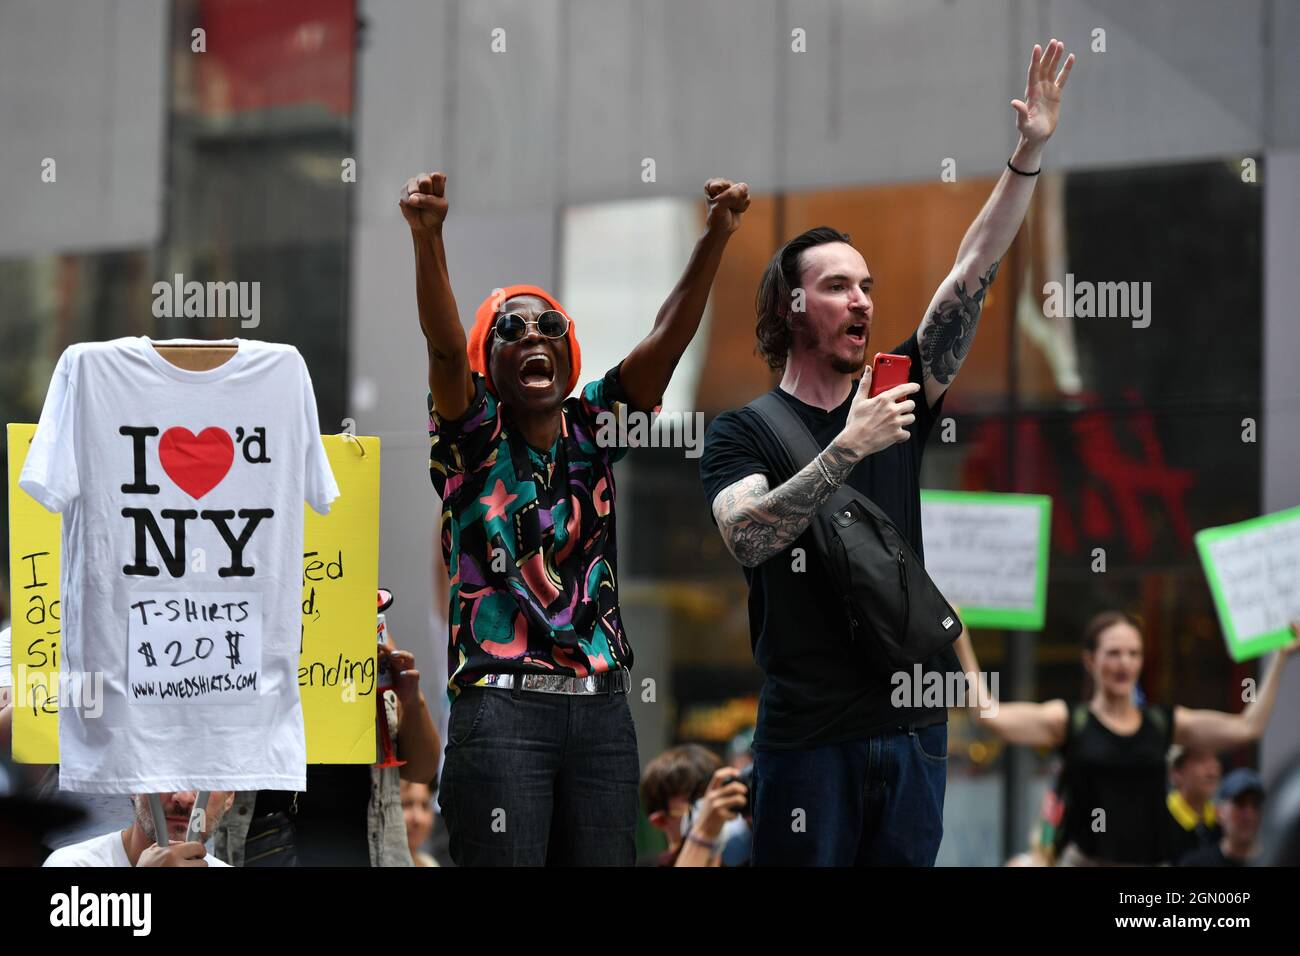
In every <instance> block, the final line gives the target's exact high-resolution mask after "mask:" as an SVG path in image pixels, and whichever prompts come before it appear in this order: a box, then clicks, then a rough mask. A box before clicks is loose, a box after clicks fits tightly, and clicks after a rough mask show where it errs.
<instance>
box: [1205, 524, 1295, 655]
mask: <svg viewBox="0 0 1300 956" xmlns="http://www.w3.org/2000/svg"><path fill="white" fill-rule="evenodd" d="M1196 549H1197V551H1198V552H1199V553H1200V556H1201V564H1202V565H1203V566H1204V568H1205V576H1206V578H1207V579H1208V580H1209V582H1210V592H1211V593H1212V594H1213V595H1214V606H1215V608H1216V610H1217V611H1218V612H1219V623H1220V625H1221V626H1222V628H1223V637H1224V640H1225V641H1226V642H1227V645H1228V653H1229V654H1230V655H1231V656H1232V659H1233V660H1234V661H1245V660H1250V659H1251V658H1255V657H1259V656H1260V655H1261V654H1267V653H1268V652H1269V651H1271V650H1274V649H1276V648H1278V647H1281V646H1282V645H1283V644H1286V643H1288V642H1290V640H1291V638H1292V634H1291V630H1290V627H1289V623H1290V622H1291V621H1293V620H1296V619H1300V508H1292V509H1290V510H1289V511H1279V512H1278V513H1276V514H1271V515H1264V516H1263V517H1261V518H1252V519H1251V520H1249V521H1242V522H1240V523H1239V524H1233V525H1226V526H1224V527H1221V528H1206V529H1205V530H1203V531H1198V532H1197V533H1196Z"/></svg>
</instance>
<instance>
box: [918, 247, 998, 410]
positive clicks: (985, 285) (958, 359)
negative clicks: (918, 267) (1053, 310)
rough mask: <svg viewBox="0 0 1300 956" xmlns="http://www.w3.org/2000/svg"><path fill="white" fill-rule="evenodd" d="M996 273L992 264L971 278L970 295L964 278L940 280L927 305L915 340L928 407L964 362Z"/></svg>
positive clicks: (959, 276)
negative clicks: (941, 283) (980, 273)
mask: <svg viewBox="0 0 1300 956" xmlns="http://www.w3.org/2000/svg"><path fill="white" fill-rule="evenodd" d="M997 274H998V262H994V263H993V264H992V265H990V266H989V267H988V270H987V271H985V273H984V274H983V275H978V274H976V275H973V278H975V279H977V280H978V282H979V288H978V289H976V290H975V291H974V292H972V291H971V290H970V285H971V284H972V283H970V282H969V281H968V278H967V276H965V275H963V274H962V273H961V271H955V272H954V273H953V274H952V275H950V276H948V278H947V279H945V280H944V284H943V286H941V287H940V288H939V291H938V292H936V293H935V296H934V300H933V301H932V302H931V303H930V311H929V312H928V313H927V314H926V316H925V318H924V319H922V320H921V326H920V328H918V329H917V332H916V341H917V345H918V346H919V348H920V351H921V375H922V381H923V382H924V383H925V398H926V401H927V403H929V404H930V405H933V404H934V403H935V402H937V401H938V400H939V396H940V395H942V394H943V393H944V391H945V390H946V389H947V388H948V386H949V385H951V384H952V380H953V378H954V377H955V376H956V375H957V370H958V369H960V368H961V366H962V363H963V362H965V361H966V355H967V353H969V352H970V347H971V343H972V342H974V340H975V329H976V328H977V327H978V326H979V321H980V312H981V311H983V309H984V299H985V296H987V294H988V289H989V286H991V285H992V284H993V280H994V278H996V277H997Z"/></svg>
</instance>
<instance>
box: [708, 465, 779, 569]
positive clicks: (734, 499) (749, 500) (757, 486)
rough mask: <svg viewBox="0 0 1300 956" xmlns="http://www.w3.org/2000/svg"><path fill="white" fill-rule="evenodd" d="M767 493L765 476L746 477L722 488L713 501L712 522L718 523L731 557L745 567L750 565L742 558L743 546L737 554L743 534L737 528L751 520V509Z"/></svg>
mask: <svg viewBox="0 0 1300 956" xmlns="http://www.w3.org/2000/svg"><path fill="white" fill-rule="evenodd" d="M767 492H768V484H767V477H766V476H764V475H748V476H747V477H745V478H741V479H740V481H737V482H736V483H735V484H731V485H728V486H727V487H725V488H723V489H722V490H721V491H719V492H718V495H717V497H716V498H714V499H713V520H714V521H716V522H717V523H718V531H719V532H720V533H721V534H722V540H723V541H725V542H726V544H727V550H728V551H730V552H731V554H732V557H734V558H735V559H736V560H737V561H739V562H740V563H741V564H745V566H746V567H750V565H748V564H746V562H745V558H744V557H742V554H743V553H744V549H743V546H742V549H741V551H740V552H737V540H738V539H741V538H743V532H741V533H738V532H737V528H738V527H739V526H741V525H742V524H744V523H745V522H747V521H750V520H752V510H751V509H752V508H753V506H754V505H755V504H756V503H757V502H759V501H761V500H762V498H763V496H764V495H765V494H767Z"/></svg>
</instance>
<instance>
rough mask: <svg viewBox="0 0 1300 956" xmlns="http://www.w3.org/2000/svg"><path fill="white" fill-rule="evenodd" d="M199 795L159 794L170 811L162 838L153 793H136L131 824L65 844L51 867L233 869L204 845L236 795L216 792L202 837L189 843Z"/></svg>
mask: <svg viewBox="0 0 1300 956" xmlns="http://www.w3.org/2000/svg"><path fill="white" fill-rule="evenodd" d="M197 796H198V795H197V794H196V793H195V792H194V791H193V790H186V791H183V792H181V793H163V794H159V797H160V798H161V799H162V805H163V812H164V813H165V814H166V815H167V832H166V833H165V834H163V836H162V839H161V840H160V839H159V838H158V837H157V836H156V835H155V831H154V823H153V811H152V810H151V809H150V807H149V796H148V794H141V793H136V794H132V795H131V809H132V811H133V812H134V815H135V819H134V820H132V821H131V825H130V826H129V827H127V828H126V829H125V830H113V831H112V832H111V833H105V834H104V835H103V836H97V837H92V838H91V839H89V840H83V841H82V842H81V843H73V844H71V845H69V846H65V847H60V848H59V849H57V850H55V851H54V852H53V853H51V854H50V855H49V857H48V858H47V859H46V860H45V865H46V866H115V867H122V866H215V867H229V866H230V864H229V863H226V862H225V861H224V860H220V859H218V858H217V857H216V856H213V855H212V854H209V853H208V851H207V848H206V847H205V846H204V845H203V844H204V843H205V842H206V841H207V839H208V837H209V836H210V835H211V834H212V832H213V831H214V830H215V829H216V827H217V825H218V824H219V823H220V822H221V818H222V817H223V816H224V815H225V813H226V811H228V810H229V809H230V806H231V804H232V803H233V802H234V798H235V795H234V794H233V793H230V792H226V791H220V790H214V791H212V793H210V794H209V795H208V803H207V807H206V808H205V810H204V813H203V827H202V832H201V834H200V836H199V839H197V840H189V841H187V840H186V839H185V837H186V835H187V830H188V828H189V824H190V814H191V812H192V811H193V810H194V801H195V798H196V797H197ZM164 844H165V845H164Z"/></svg>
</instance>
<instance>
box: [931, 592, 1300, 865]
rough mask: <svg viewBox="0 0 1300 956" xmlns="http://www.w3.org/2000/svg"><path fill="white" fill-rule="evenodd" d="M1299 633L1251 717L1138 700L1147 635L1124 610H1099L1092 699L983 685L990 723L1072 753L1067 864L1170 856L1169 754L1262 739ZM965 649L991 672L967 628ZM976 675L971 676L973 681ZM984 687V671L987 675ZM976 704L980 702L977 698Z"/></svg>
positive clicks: (1299, 644)
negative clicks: (1029, 698) (1014, 698)
mask: <svg viewBox="0 0 1300 956" xmlns="http://www.w3.org/2000/svg"><path fill="white" fill-rule="evenodd" d="M1291 630H1292V631H1293V632H1294V633H1295V634H1296V639H1295V640H1293V641H1292V642H1291V643H1290V644H1288V645H1286V646H1285V647H1283V648H1281V649H1280V650H1279V651H1278V654H1277V659H1276V660H1275V661H1274V663H1273V666H1272V667H1271V668H1269V672H1268V675H1267V676H1266V677H1265V678H1264V681H1263V683H1262V685H1261V686H1260V689H1259V694H1258V697H1257V699H1256V700H1255V701H1254V702H1253V703H1250V704H1248V705H1247V706H1246V707H1245V709H1244V710H1242V711H1241V713H1238V714H1229V713H1224V712H1222V711H1217V710H1193V709H1190V708H1187V707H1176V706H1175V707H1171V706H1166V705H1163V704H1153V703H1149V704H1147V705H1146V706H1145V707H1139V706H1137V704H1135V703H1134V702H1133V689H1134V687H1135V686H1136V684H1137V680H1138V676H1139V675H1140V674H1141V672H1142V634H1141V632H1140V631H1139V630H1138V625H1137V622H1136V621H1135V620H1134V619H1133V618H1132V617H1130V616H1129V615H1127V614H1124V613H1123V612H1121V611H1106V612H1103V613H1101V614H1098V615H1097V616H1096V617H1094V618H1093V619H1092V620H1091V621H1090V622H1089V623H1088V626H1087V628H1086V629H1085V631H1084V639H1083V666H1084V669H1085V670H1086V671H1087V672H1088V676H1089V678H1090V679H1091V682H1092V688H1093V690H1092V696H1091V697H1090V699H1089V700H1088V701H1087V703H1086V704H1084V703H1081V704H1075V705H1074V706H1070V705H1068V704H1066V702H1065V701H1064V700H1049V701H1046V702H1044V703H1021V702H1016V703H1001V704H999V703H997V701H996V699H995V698H993V697H992V696H991V695H989V693H988V690H987V687H983V688H982V691H983V696H982V698H981V699H982V700H983V701H985V702H986V704H985V706H983V707H982V709H980V710H979V711H978V712H979V714H980V716H981V718H982V719H983V721H984V723H985V726H987V727H989V728H990V729H991V730H992V731H993V732H994V733H996V734H997V735H998V736H999V737H1001V738H1002V739H1003V740H1005V741H1007V743H1012V744H1021V745H1023V746H1027V747H1052V748H1056V749H1059V750H1060V751H1061V755H1062V757H1063V758H1064V767H1063V769H1062V777H1061V784H1062V788H1063V792H1064V796H1065V818H1064V820H1063V821H1062V830H1063V833H1064V844H1065V845H1064V853H1063V854H1062V856H1061V860H1060V862H1061V863H1062V864H1063V865H1075V866H1087V865H1125V864H1129V865H1148V866H1149V865H1153V864H1158V863H1166V862H1170V860H1169V857H1170V855H1171V853H1172V852H1173V848H1172V847H1170V846H1167V845H1166V842H1167V833H1168V827H1167V825H1166V821H1165V817H1166V816H1167V815H1168V813H1169V811H1168V809H1167V808H1166V806H1165V792H1166V789H1167V788H1166V783H1165V780H1166V770H1165V755H1166V753H1167V752H1168V750H1169V747H1170V745H1171V744H1175V743H1177V744H1181V745H1182V746H1184V747H1188V748H1192V749H1199V750H1209V751H1221V750H1231V749H1233V748H1236V747H1242V746H1245V745H1246V744H1250V743H1253V742H1254V741H1256V740H1258V739H1259V738H1260V737H1261V736H1262V735H1263V733H1264V728H1265V727H1266V726H1267V725H1268V719H1269V716H1270V715H1271V714H1272V712H1273V705H1274V703H1275V702H1276V701H1277V693H1278V685H1279V684H1280V682H1281V674H1282V669H1283V667H1284V666H1285V664H1286V661H1287V659H1288V658H1289V657H1290V656H1291V655H1292V654H1293V653H1294V652H1295V651H1296V650H1297V649H1300V624H1298V623H1292V625H1291ZM956 648H957V655H958V657H959V658H960V659H961V665H962V669H963V670H965V671H966V673H967V674H968V675H969V674H981V672H980V667H979V661H978V660H976V658H975V650H974V648H973V647H972V645H971V640H970V635H969V634H968V633H967V632H965V631H963V632H962V635H961V637H960V638H959V639H958V641H957V644H956ZM968 679H969V678H968ZM980 682H981V684H983V677H982V676H981V677H980ZM971 704H972V706H975V705H976V702H975V701H971Z"/></svg>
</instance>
